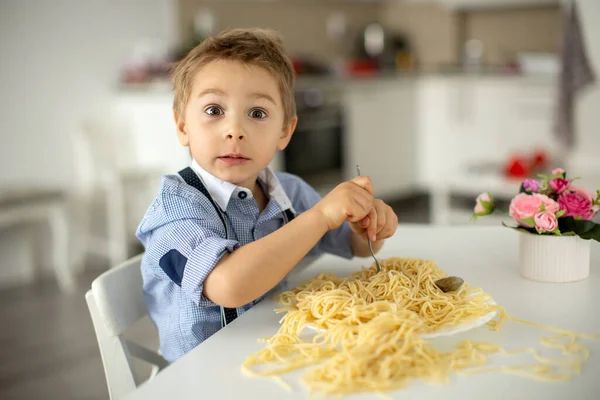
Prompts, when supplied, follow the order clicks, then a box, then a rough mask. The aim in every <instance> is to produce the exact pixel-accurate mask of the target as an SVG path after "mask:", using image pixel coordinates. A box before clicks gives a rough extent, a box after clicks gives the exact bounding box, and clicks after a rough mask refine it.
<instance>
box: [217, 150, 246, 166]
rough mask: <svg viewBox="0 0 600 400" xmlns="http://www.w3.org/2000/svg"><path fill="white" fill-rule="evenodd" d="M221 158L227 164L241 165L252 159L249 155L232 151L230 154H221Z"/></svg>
mask: <svg viewBox="0 0 600 400" xmlns="http://www.w3.org/2000/svg"><path fill="white" fill-rule="evenodd" d="M219 160H221V161H222V162H224V163H225V164H229V165H239V164H243V163H245V162H246V161H249V160H250V159H249V158H248V157H246V156H244V155H243V154H239V153H230V154H225V155H223V156H220V157H219Z"/></svg>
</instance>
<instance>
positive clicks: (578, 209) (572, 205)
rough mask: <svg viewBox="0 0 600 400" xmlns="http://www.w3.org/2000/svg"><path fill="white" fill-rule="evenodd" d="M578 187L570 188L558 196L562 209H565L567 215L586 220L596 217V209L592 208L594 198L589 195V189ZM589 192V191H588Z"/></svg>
mask: <svg viewBox="0 0 600 400" xmlns="http://www.w3.org/2000/svg"><path fill="white" fill-rule="evenodd" d="M581 189H582V188H577V190H569V191H566V192H564V193H562V194H561V195H560V196H558V204H559V205H560V209H561V210H565V214H564V216H565V217H573V218H578V217H581V219H584V220H590V219H592V218H594V213H595V212H594V210H593V209H592V199H591V198H590V197H589V195H588V194H590V193H589V192H587V190H585V189H583V191H582V190H581ZM586 192H587V193H586Z"/></svg>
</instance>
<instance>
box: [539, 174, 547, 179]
mask: <svg viewBox="0 0 600 400" xmlns="http://www.w3.org/2000/svg"><path fill="white" fill-rule="evenodd" d="M537 176H538V177H540V178H544V179H548V177H547V176H546V175H544V174H538V175H537Z"/></svg>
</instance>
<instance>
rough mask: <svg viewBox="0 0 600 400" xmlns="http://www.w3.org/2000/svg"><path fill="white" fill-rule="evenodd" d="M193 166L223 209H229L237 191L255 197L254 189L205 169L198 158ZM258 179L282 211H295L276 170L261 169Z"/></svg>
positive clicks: (193, 162)
mask: <svg viewBox="0 0 600 400" xmlns="http://www.w3.org/2000/svg"><path fill="white" fill-rule="evenodd" d="M191 167H192V169H193V170H194V172H195V173H196V174H197V175H198V177H199V178H200V180H202V183H204V186H206V190H208V193H209V194H210V195H211V197H212V198H213V200H214V201H215V202H216V203H217V204H218V205H219V207H220V208H221V210H222V211H226V210H227V205H228V204H229V200H231V196H233V195H234V194H236V193H240V192H245V193H246V195H247V197H249V198H253V195H252V191H251V190H250V189H247V188H244V187H241V186H236V185H234V184H233V183H230V182H227V181H224V180H221V179H219V178H217V177H216V176H214V175H212V174H210V173H209V172H207V171H205V170H204V169H203V168H202V167H201V166H200V165H199V164H198V163H197V162H196V160H193V161H192V165H191ZM258 179H260V180H261V181H262V183H264V184H265V186H266V188H267V190H268V192H269V196H270V197H271V198H272V199H273V200H275V201H276V202H277V204H278V205H279V207H280V208H281V211H285V210H287V209H290V210H292V211H294V208H293V207H292V202H291V201H290V199H289V197H288V196H287V194H286V193H285V190H283V186H281V183H280V182H279V179H277V176H276V175H275V172H273V170H272V169H271V168H270V167H267V168H265V169H263V170H262V171H260V173H259V174H258Z"/></svg>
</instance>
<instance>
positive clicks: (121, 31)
mask: <svg viewBox="0 0 600 400" xmlns="http://www.w3.org/2000/svg"><path fill="white" fill-rule="evenodd" d="M173 4H174V3H172V2H171V0H127V1H119V0H86V1H79V0H53V1H45V0H27V1H21V0H2V1H1V2H0V54H1V56H0V58H1V59H2V63H1V64H0V104H1V105H2V107H1V108H0V186H5V185H13V184H20V183H21V182H27V183H28V184H33V185H39V186H56V185H59V186H63V187H68V186H70V184H71V182H72V179H73V175H74V174H73V165H72V153H71V152H72V150H71V146H70V142H69V135H70V134H71V133H72V132H73V131H74V130H75V129H77V128H78V126H79V124H80V123H81V120H82V118H83V117H84V116H86V115H87V114H88V113H90V112H92V111H93V110H103V109H106V106H107V104H108V101H109V98H110V95H111V92H112V88H113V87H115V84H116V80H117V78H118V75H119V69H120V65H121V64H122V63H123V62H124V61H125V59H126V58H127V56H128V55H129V54H130V53H131V51H132V50H133V47H134V45H135V43H136V42H138V41H140V40H147V41H150V42H152V43H156V44H157V45H158V46H167V45H169V44H172V43H174V42H175V41H176V38H177V34H178V32H177V30H176V29H175V24H176V18H175V11H174V8H173Z"/></svg>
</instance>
